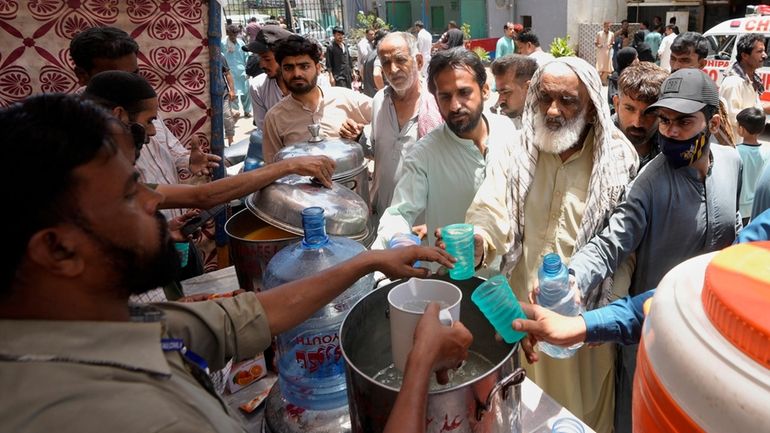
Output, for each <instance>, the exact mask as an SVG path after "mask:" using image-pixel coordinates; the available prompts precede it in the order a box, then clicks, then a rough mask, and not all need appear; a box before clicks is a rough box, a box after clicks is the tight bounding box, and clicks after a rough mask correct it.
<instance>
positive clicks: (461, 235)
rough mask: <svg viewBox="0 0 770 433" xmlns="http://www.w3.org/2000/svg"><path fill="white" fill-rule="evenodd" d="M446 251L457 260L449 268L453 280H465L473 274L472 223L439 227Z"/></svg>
mask: <svg viewBox="0 0 770 433" xmlns="http://www.w3.org/2000/svg"><path fill="white" fill-rule="evenodd" d="M441 238H442V239H443V240H444V244H445V245H446V251H447V252H448V253H449V254H451V255H452V257H454V258H455V259H457V261H456V262H455V264H454V268H452V269H450V270H449V276H450V277H451V278H452V279H453V280H467V279H468V278H471V277H472V276H473V224H452V225H448V226H446V227H444V228H442V229H441Z"/></svg>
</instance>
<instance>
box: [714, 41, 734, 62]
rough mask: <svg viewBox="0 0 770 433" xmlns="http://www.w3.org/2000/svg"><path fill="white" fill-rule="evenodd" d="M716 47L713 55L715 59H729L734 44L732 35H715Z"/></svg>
mask: <svg viewBox="0 0 770 433" xmlns="http://www.w3.org/2000/svg"><path fill="white" fill-rule="evenodd" d="M716 42H717V47H718V48H717V49H716V55H715V56H714V58H715V59H717V60H730V56H732V54H733V45H735V36H734V35H720V36H717V37H716Z"/></svg>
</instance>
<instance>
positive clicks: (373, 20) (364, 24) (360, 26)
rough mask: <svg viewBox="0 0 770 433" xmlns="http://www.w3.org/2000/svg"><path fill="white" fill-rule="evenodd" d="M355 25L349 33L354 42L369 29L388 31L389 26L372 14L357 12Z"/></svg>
mask: <svg viewBox="0 0 770 433" xmlns="http://www.w3.org/2000/svg"><path fill="white" fill-rule="evenodd" d="M356 24H357V26H356V28H354V29H353V30H352V31H351V33H352V35H351V36H352V38H353V39H354V40H359V39H361V38H363V37H364V36H365V35H366V31H367V30H369V29H374V30H377V29H390V24H388V23H386V22H385V21H384V20H383V19H382V18H380V17H378V16H377V15H376V14H375V13H374V12H369V13H364V12H363V11H358V14H356Z"/></svg>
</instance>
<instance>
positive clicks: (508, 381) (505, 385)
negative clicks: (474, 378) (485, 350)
mask: <svg viewBox="0 0 770 433" xmlns="http://www.w3.org/2000/svg"><path fill="white" fill-rule="evenodd" d="M525 377H527V372H526V371H524V369H523V368H517V369H516V370H514V372H513V373H511V374H509V375H508V376H507V377H505V378H504V379H503V380H501V381H499V382H497V383H496V384H495V386H494V387H493V388H492V390H491V391H489V395H487V400H486V401H485V402H484V403H481V404H479V405H478V407H476V421H481V418H483V417H484V414H485V413H487V412H489V410H490V409H491V408H492V399H493V398H495V394H497V393H498V392H502V398H503V400H505V399H506V398H507V397H508V389H509V388H510V387H512V386H516V385H520V384H521V383H522V382H524V378H525Z"/></svg>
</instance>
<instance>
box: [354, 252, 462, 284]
mask: <svg viewBox="0 0 770 433" xmlns="http://www.w3.org/2000/svg"><path fill="white" fill-rule="evenodd" d="M367 254H370V255H371V256H372V260H373V268H374V270H376V271H380V272H382V273H383V274H385V275H386V276H387V277H388V278H390V279H391V280H394V279H397V278H411V277H417V278H426V277H428V276H429V275H430V270H429V269H426V268H415V267H413V266H412V265H413V264H414V262H416V261H418V260H419V261H421V262H437V263H439V264H440V265H442V266H446V267H448V268H453V267H454V262H455V261H456V260H455V259H454V258H453V257H452V256H450V255H449V253H447V252H446V251H443V250H440V249H438V248H434V247H420V246H411V247H401V248H393V249H388V250H371V251H368V252H367Z"/></svg>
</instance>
